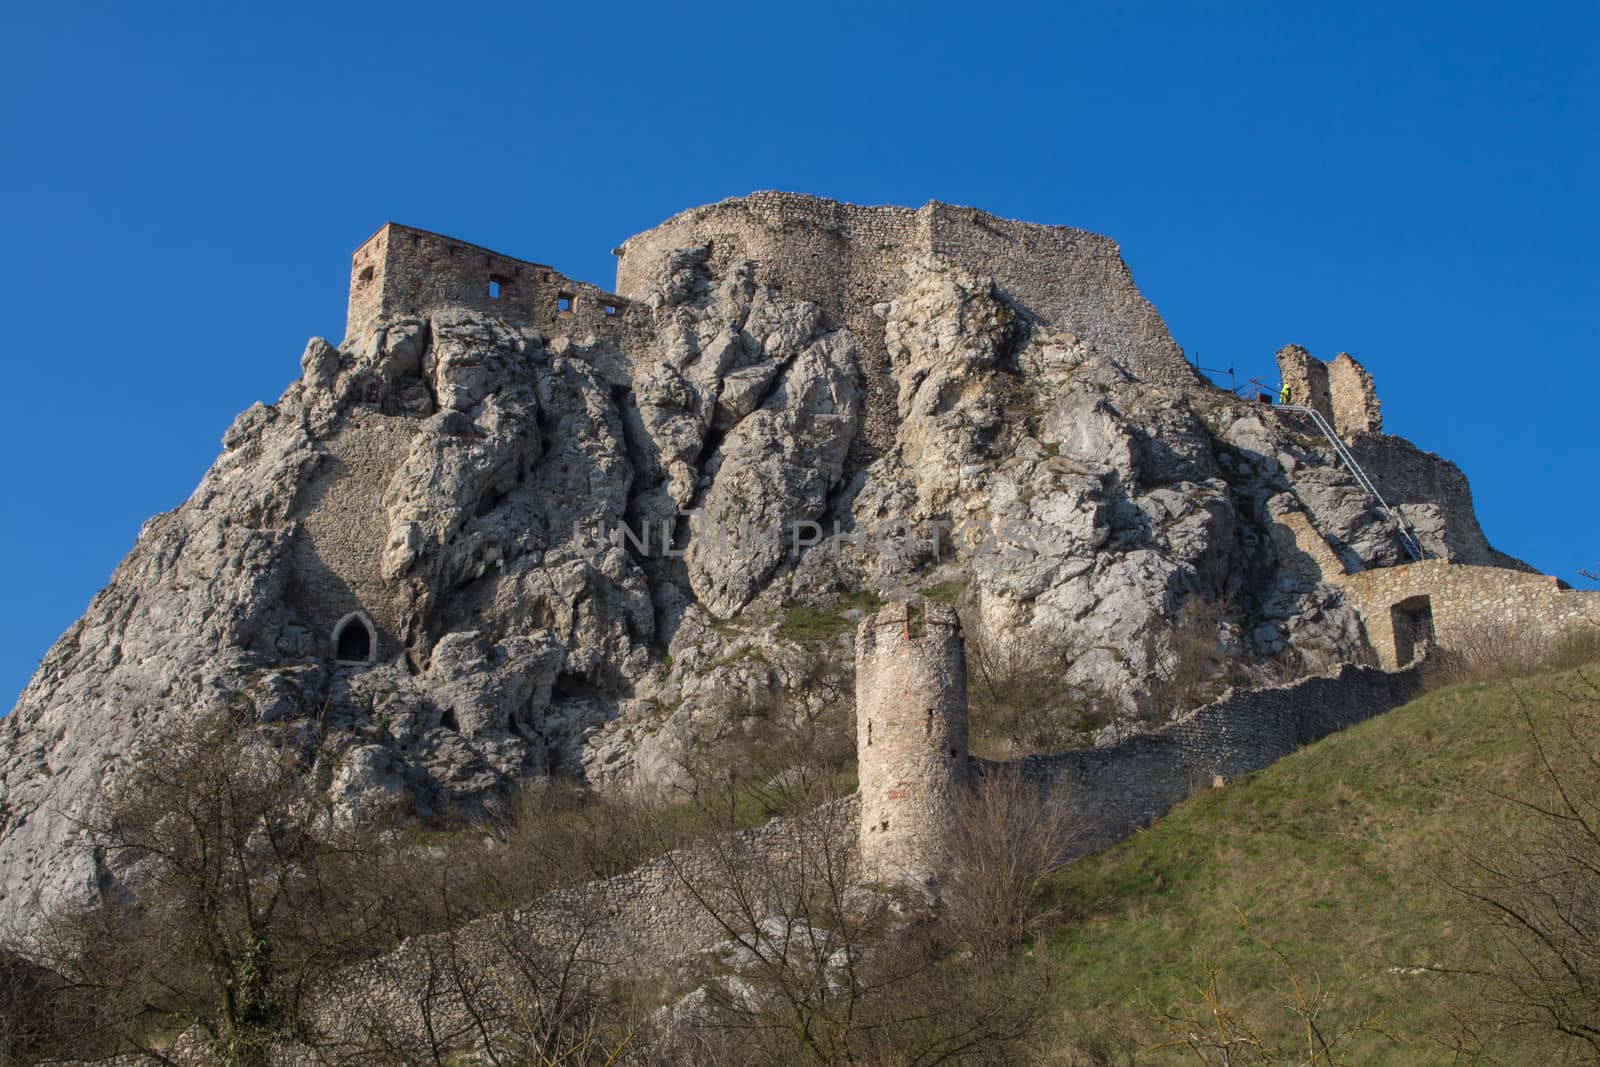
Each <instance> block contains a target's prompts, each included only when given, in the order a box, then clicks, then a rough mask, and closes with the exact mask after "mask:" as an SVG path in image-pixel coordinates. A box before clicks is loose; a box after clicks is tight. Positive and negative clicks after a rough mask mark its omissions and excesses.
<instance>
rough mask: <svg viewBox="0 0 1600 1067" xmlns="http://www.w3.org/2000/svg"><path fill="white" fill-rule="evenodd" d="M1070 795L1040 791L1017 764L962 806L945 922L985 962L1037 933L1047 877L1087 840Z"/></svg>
mask: <svg viewBox="0 0 1600 1067" xmlns="http://www.w3.org/2000/svg"><path fill="white" fill-rule="evenodd" d="M1065 793H1066V790H1064V789H1062V788H1061V786H1060V785H1059V784H1058V785H1057V786H1056V787H1055V788H1054V789H1052V790H1050V791H1048V792H1047V791H1044V790H1041V789H1040V788H1038V787H1037V786H1035V785H1033V784H1032V783H1030V782H1027V781H1025V780H1024V779H1023V776H1022V773H1021V771H1020V770H1019V769H1018V768H1016V767H991V768H989V769H988V770H986V771H985V773H984V774H983V776H982V777H981V778H980V779H979V780H978V781H977V782H976V783H975V785H974V787H973V788H972V790H971V791H970V792H969V793H968V794H967V795H966V796H964V797H963V798H962V800H961V802H960V803H959V804H958V806H957V808H956V812H955V819H954V821H953V823H952V825H951V827H950V835H949V853H950V873H949V879H948V885H947V886H946V887H945V889H944V893H943V898H944V918H945V922H946V924H947V925H948V927H949V929H950V931H951V932H952V933H953V935H954V936H955V939H956V940H957V941H959V942H961V943H963V944H965V945H967V946H969V947H970V948H971V950H972V951H973V953H974V954H975V955H976V956H977V957H978V959H980V960H981V961H983V962H986V963H988V964H990V965H995V964H998V963H999V962H1000V961H1002V960H1004V959H1005V958H1006V956H1007V955H1008V954H1009V953H1010V951H1011V950H1012V949H1013V948H1015V947H1017V946H1018V945H1020V944H1022V943H1023V941H1024V940H1026V938H1027V936H1028V935H1029V933H1030V932H1032V931H1033V930H1034V929H1035V928H1037V926H1038V924H1039V922H1040V921H1041V919H1042V918H1043V917H1042V916H1040V915H1039V913H1038V905H1039V901H1040V899H1041V897H1042V895H1043V889H1044V880H1045V877H1046V876H1047V875H1048V874H1049V873H1050V872H1051V871H1053V870H1055V869H1056V868H1057V867H1059V866H1060V865H1061V864H1062V863H1063V862H1064V861H1065V859H1066V856H1067V853H1068V851H1069V850H1070V849H1071V847H1072V845H1073V844H1074V843H1075V842H1077V841H1079V840H1080V839H1081V838H1082V837H1083V836H1084V833H1085V831H1086V829H1087V827H1086V824H1085V820H1084V819H1083V817H1082V816H1081V814H1080V813H1079V812H1078V811H1077V810H1076V809H1074V808H1073V807H1072V806H1071V805H1070V804H1069V803H1068V801H1067V798H1066V796H1065V795H1064V794H1065Z"/></svg>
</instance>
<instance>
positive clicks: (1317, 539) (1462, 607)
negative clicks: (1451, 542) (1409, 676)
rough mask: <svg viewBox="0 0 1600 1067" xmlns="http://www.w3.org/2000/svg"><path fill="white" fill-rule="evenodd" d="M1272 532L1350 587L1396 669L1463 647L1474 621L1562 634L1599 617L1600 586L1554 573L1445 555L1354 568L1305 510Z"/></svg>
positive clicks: (1304, 565) (1282, 545)
mask: <svg viewBox="0 0 1600 1067" xmlns="http://www.w3.org/2000/svg"><path fill="white" fill-rule="evenodd" d="M1273 534H1274V538H1275V540H1276V541H1277V544H1278V551H1279V556H1280V558H1281V559H1282V560H1283V563H1284V565H1285V566H1288V567H1291V568H1294V569H1295V570H1297V571H1299V572H1300V573H1302V574H1303V575H1304V576H1305V577H1307V578H1309V579H1311V580H1312V581H1318V582H1326V583H1328V584H1330V585H1334V586H1337V587H1338V588H1339V589H1341V590H1343V592H1344V595H1345V597H1346V598H1347V599H1349V600H1350V602H1351V603H1352V604H1353V605H1354V606H1355V608H1356V610H1357V611H1358V612H1359V613H1360V615H1361V619H1362V625H1363V627H1364V629H1365V631H1366V636H1367V642H1368V644H1370V645H1371V646H1372V649H1373V651H1374V652H1375V653H1376V654H1377V657H1378V662H1379V663H1381V664H1383V665H1384V666H1385V667H1388V668H1391V669H1393V668H1397V667H1403V666H1405V665H1406V664H1407V663H1409V662H1411V660H1412V659H1413V658H1414V657H1415V656H1417V655H1420V654H1421V653H1423V652H1425V651H1426V650H1427V648H1428V647H1430V646H1431V647H1437V648H1440V649H1444V650H1446V651H1449V650H1452V649H1459V648H1462V647H1463V645H1464V643H1465V642H1466V641H1467V640H1468V639H1469V638H1471V637H1472V636H1474V630H1475V629H1484V628H1487V629H1488V630H1490V631H1495V630H1506V631H1510V632H1515V633H1528V632H1531V633H1533V634H1535V635H1538V636H1540V637H1543V638H1548V639H1558V638H1560V637H1561V636H1562V635H1563V634H1565V633H1566V632H1568V631H1570V630H1572V629H1574V628H1576V627H1580V626H1597V625H1600V592H1588V591H1583V590H1576V589H1572V588H1570V587H1568V586H1566V585H1565V584H1563V583H1562V582H1561V581H1560V580H1559V579H1556V578H1553V577H1551V576H1550V575H1547V574H1532V573H1528V572H1525V571H1516V570H1508V569H1506V568H1504V567H1484V566H1475V565H1472V564H1465V563H1452V562H1450V561H1449V560H1442V559H1427V560H1422V561H1420V562H1417V563H1410V564H1404V565H1401V566H1395V567H1379V568H1374V569H1370V570H1361V571H1356V572H1353V573H1352V572H1349V571H1347V570H1346V568H1345V566H1344V564H1343V563H1342V562H1341V561H1340V559H1339V557H1338V556H1337V555H1336V554H1335V553H1334V552H1333V551H1332V550H1331V549H1330V548H1329V547H1328V543H1327V542H1326V541H1325V540H1324V539H1323V537H1322V535H1321V534H1320V533H1318V532H1317V530H1316V529H1315V528H1314V527H1313V526H1312V525H1311V522H1310V521H1309V520H1308V519H1307V518H1306V516H1305V515H1304V514H1303V513H1300V512H1290V513H1288V514H1286V515H1283V516H1281V517H1280V518H1279V519H1278V522H1277V526H1276V528H1275V529H1274V531H1273Z"/></svg>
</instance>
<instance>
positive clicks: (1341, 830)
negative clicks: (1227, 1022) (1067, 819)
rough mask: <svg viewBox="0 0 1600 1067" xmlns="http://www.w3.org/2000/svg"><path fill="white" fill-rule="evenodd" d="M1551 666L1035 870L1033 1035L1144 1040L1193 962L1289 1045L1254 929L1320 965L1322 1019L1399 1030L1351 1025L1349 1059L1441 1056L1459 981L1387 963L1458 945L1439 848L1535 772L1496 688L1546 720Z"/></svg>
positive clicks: (1412, 708) (1539, 1051) (1343, 741)
mask: <svg viewBox="0 0 1600 1067" xmlns="http://www.w3.org/2000/svg"><path fill="white" fill-rule="evenodd" d="M1591 673H1592V671H1591ZM1558 678H1559V676H1550V675H1546V676H1542V677H1536V678H1531V679H1523V680H1519V681H1517V682H1514V683H1504V682H1501V683H1492V684H1472V685H1463V686H1456V687H1453V688H1450V689H1444V690H1440V691H1438V692H1435V693H1431V694H1428V695H1427V696H1424V697H1422V698H1421V699H1419V700H1417V701H1414V702H1413V703H1411V704H1408V705H1406V706H1404V707H1402V708H1398V709H1396V710H1395V711H1393V712H1391V713H1389V714H1388V715H1384V716H1380V717H1378V718H1376V719H1373V720H1370V721H1368V722H1366V723H1363V724H1361V725H1360V726H1357V727H1355V728H1353V729H1350V730H1347V731H1344V732H1342V733H1339V734H1335V735H1333V736H1332V737H1329V738H1327V739H1325V740H1323V741H1321V742H1319V743H1317V744H1315V745H1312V746H1309V747H1307V748H1305V749H1303V750H1301V751H1300V752H1298V753H1295V754H1294V755H1292V756H1290V757H1288V758H1286V759H1284V760H1282V761H1280V762H1278V763H1277V764H1275V765H1273V766H1272V767H1269V768H1267V769H1266V770H1264V771H1262V772H1260V773H1259V774H1256V775H1252V776H1249V777H1247V778H1243V779H1240V780H1238V781H1235V782H1233V783H1230V784H1229V785H1228V786H1226V787H1225V788H1222V789H1215V790H1211V789H1207V790H1204V791H1203V792H1200V793H1198V794H1197V795H1195V796H1193V797H1191V798H1190V799H1189V800H1188V801H1186V802H1185V803H1183V804H1181V805H1179V806H1178V807H1177V808H1175V809H1174V810H1173V811H1172V812H1171V813H1170V814H1169V815H1167V816H1166V817H1165V818H1163V819H1160V820H1158V821H1157V823H1156V824H1155V825H1154V826H1152V827H1150V828H1149V829H1148V830H1147V831H1145V832H1144V833H1141V834H1138V835H1136V836H1135V837H1134V838H1132V839H1130V840H1128V841H1126V842H1123V843H1122V844H1121V845H1119V846H1117V847H1116V848H1114V849H1112V850H1110V851H1108V852H1105V853H1103V854H1101V855H1098V856H1094V857H1090V858H1087V859H1085V860H1083V861H1080V862H1078V863H1075V864H1073V865H1071V866H1069V867H1068V868H1066V869H1065V870H1064V871H1062V872H1060V873H1059V874H1057V875H1056V876H1054V878H1053V880H1052V882H1051V885H1050V897H1051V903H1052V904H1053V905H1054V906H1055V907H1056V908H1058V909H1059V910H1060V915H1061V918H1060V919H1059V920H1058V921H1057V922H1056V923H1055V924H1054V925H1053V928H1052V929H1051V930H1050V932H1049V934H1048V949H1047V951H1048V953H1049V957H1050V960H1051V962H1052V965H1053V966H1052V970H1053V972H1054V973H1055V975H1056V977H1057V982H1056V984H1055V986H1054V987H1053V989H1052V993H1051V995H1052V998H1053V1001H1052V1004H1053V1007H1052V1013H1051V1017H1050V1020H1049V1022H1048V1024H1047V1028H1046V1040H1045V1042H1044V1045H1045V1046H1046V1047H1047V1048H1053V1049H1055V1050H1057V1051H1059V1050H1060V1048H1061V1047H1062V1046H1063V1045H1065V1044H1066V1043H1067V1041H1068V1036H1067V1035H1071V1034H1074V1033H1081V1032H1082V1028H1083V1027H1084V1025H1086V1024H1089V1025H1096V1024H1094V1023H1093V1022H1092V1021H1093V1020H1108V1021H1109V1022H1110V1025H1111V1026H1112V1027H1113V1028H1116V1029H1122V1030H1125V1031H1131V1032H1133V1033H1134V1034H1135V1035H1136V1036H1137V1037H1138V1038H1139V1039H1140V1040H1141V1041H1142V1042H1144V1043H1147V1044H1148V1043H1153V1042H1155V1041H1156V1040H1158V1039H1159V1037H1160V1036H1161V1032H1160V1028H1159V1027H1158V1026H1157V1025H1156V1023H1155V1020H1154V1018H1153V1015H1152V1009H1153V1010H1154V1011H1165V1010H1168V1009H1170V1008H1171V1007H1172V1005H1173V1004H1174V1002H1175V1000H1176V999H1177V998H1178V997H1179V996H1180V995H1182V994H1185V993H1189V994H1192V993H1193V992H1194V988H1193V985H1192V980H1193V978H1194V977H1195V976H1197V975H1198V974H1200V973H1201V972H1200V962H1201V961H1202V960H1204V961H1207V962H1209V963H1210V964H1212V965H1214V966H1215V967H1217V968H1218V969H1219V971H1220V983H1219V985H1220V990H1221V993H1222V999H1223V1001H1224V1003H1226V1004H1228V1005H1229V1006H1231V1007H1232V1008H1234V1009H1236V1010H1238V1011H1239V1012H1240V1013H1241V1014H1242V1016H1243V1017H1244V1018H1245V1019H1246V1020H1248V1022H1249V1024H1250V1025H1251V1026H1252V1027H1254V1028H1257V1029H1258V1032H1260V1033H1262V1034H1263V1035H1264V1036H1266V1035H1271V1036H1272V1037H1273V1038H1274V1039H1275V1040H1276V1041H1278V1042H1282V1043H1285V1044H1287V1045H1288V1046H1289V1047H1290V1048H1293V1047H1294V1041H1295V1038H1294V1030H1293V1018H1292V1016H1291V1015H1290V1014H1289V1013H1288V1012H1287V1011H1285V1010H1284V1008H1283V1007H1282V999H1283V997H1284V996H1285V995H1286V994H1287V993H1288V990H1289V982H1288V981H1287V979H1286V978H1285V977H1284V975H1283V972H1282V970H1281V969H1280V966H1279V964H1278V963H1277V961H1276V959H1275V958H1274V957H1273V956H1272V954H1271V953H1270V952H1269V951H1267V950H1266V949H1265V948H1264V947H1263V944H1262V939H1265V940H1269V941H1271V942H1272V943H1274V944H1275V945H1277V947H1278V948H1279V949H1281V950H1282V951H1283V952H1284V953H1285V954H1286V955H1287V956H1288V958H1289V959H1290V961H1291V962H1292V963H1293V964H1294V966H1295V967H1296V969H1297V970H1298V972H1299V973H1300V977H1301V979H1302V980H1303V981H1313V980H1315V979H1317V978H1320V980H1321V982H1322V984H1323V986H1324V988H1325V989H1326V990H1328V991H1329V994H1330V999H1329V1002H1328V1006H1327V1008H1326V1009H1325V1013H1324V1016H1323V1025H1324V1027H1329V1026H1331V1027H1332V1028H1333V1029H1338V1028H1339V1026H1341V1025H1345V1024H1352V1023H1355V1022H1357V1021H1359V1020H1360V1019H1362V1018H1366V1017H1369V1016H1372V1015H1374V1014H1377V1013H1380V1012H1381V1013H1382V1016H1383V1024H1384V1026H1385V1027H1386V1028H1387V1029H1389V1030H1390V1031H1391V1032H1392V1033H1394V1034H1396V1035H1398V1036H1399V1037H1400V1038H1401V1039H1402V1040H1403V1042H1404V1043H1403V1044H1401V1045H1391V1044H1389V1043H1388V1042H1386V1041H1384V1040H1382V1039H1379V1038H1376V1037H1371V1038H1363V1039H1361V1041H1360V1043H1359V1044H1358V1045H1357V1046H1356V1052H1355V1054H1354V1055H1353V1057H1352V1060H1351V1062H1355V1063H1361V1064H1416V1063H1448V1062H1450V1056H1449V1055H1448V1053H1447V1052H1446V1051H1445V1049H1444V1048H1443V1047H1442V1046H1441V1045H1440V1044H1439V1042H1440V1041H1447V1040H1449V1038H1450V1035H1451V1034H1452V1030H1453V1028H1452V1014H1451V1013H1452V1012H1453V1011H1468V1012H1470V1011H1472V1010H1473V1009H1474V1008H1475V1007H1476V1005H1475V1003H1474V1001H1475V998H1476V996H1477V995H1478V990H1477V989H1476V987H1474V986H1473V985H1471V984H1470V983H1468V982H1467V981H1465V980H1463V979H1459V978H1455V977H1450V976H1444V975H1440V974H1437V973H1431V972H1424V973H1404V972H1402V971H1401V970H1399V969H1401V968H1414V967H1449V966H1456V967H1459V966H1461V965H1462V964H1464V963H1467V964H1470V963H1471V962H1472V961H1473V960H1474V959H1475V958H1477V956H1476V954H1475V952H1474V950H1473V940H1474V938H1475V937H1476V936H1477V934H1476V932H1475V929H1474V927H1473V925H1472V923H1471V922H1470V920H1469V916H1468V915H1467V913H1466V911H1465V909H1464V907H1463V905H1462V904H1461V902H1460V900H1459V899H1458V898H1456V897H1455V896H1454V895H1453V894H1452V893H1451V892H1450V891H1449V890H1447V889H1446V888H1445V887H1444V886H1443V885H1442V883H1441V881H1440V879H1439V876H1438V872H1439V871H1440V870H1448V869H1450V868H1451V867H1452V866H1453V865H1454V864H1455V863H1457V862H1458V861H1459V855H1460V854H1459V852H1457V851H1456V850H1457V849H1458V848H1460V847H1462V846H1463V845H1465V844H1467V843H1469V842H1471V841H1473V840H1474V839H1476V838H1478V836H1479V835H1480V834H1481V833H1482V828H1483V826H1484V825H1485V821H1486V820H1487V819H1504V818H1505V817H1506V816H1505V811H1506V805H1505V802H1504V801H1497V800H1496V799H1495V798H1494V797H1493V796H1492V795H1491V794H1492V793H1493V792H1495V791H1498V792H1501V793H1505V794H1510V795H1527V794H1528V791H1529V790H1530V789H1535V788H1537V787H1538V783H1539V781H1540V777H1539V774H1538V771H1537V767H1536V764H1535V756H1534V753H1533V749H1532V745H1531V743H1530V739H1529V737H1528V731H1527V727H1526V724H1525V723H1524V722H1523V720H1522V717H1521V712H1520V711H1519V710H1518V707H1517V704H1516V701H1515V699H1514V698H1513V696H1512V694H1511V691H1510V689H1509V686H1510V685H1513V684H1514V685H1515V686H1516V687H1517V691H1518V692H1519V693H1521V694H1522V696H1523V697H1524V699H1525V700H1526V701H1527V704H1528V706H1529V709H1530V712H1531V714H1532V715H1533V718H1534V721H1535V723H1536V724H1537V723H1546V722H1549V721H1550V720H1551V718H1552V714H1553V709H1556V708H1558V707H1559V706H1560V705H1561V700H1560V695H1559V693H1557V692H1556V691H1555V689H1554V688H1553V687H1554V686H1555V685H1556V684H1558ZM1241 916H1243V917H1244V919H1246V920H1247V921H1248V922H1249V924H1250V928H1251V930H1252V931H1253V932H1254V934H1255V935H1257V936H1256V937H1252V936H1251V934H1250V933H1248V932H1247V931H1246V930H1245V929H1244V928H1243V926H1242V925H1241V921H1240V917H1241ZM1140 1005H1144V1006H1145V1007H1144V1008H1142V1009H1141V1008H1140V1007H1139V1006H1140ZM1554 1048H1555V1046H1551V1047H1550V1048H1539V1047H1536V1045H1534V1044H1530V1038H1529V1037H1528V1036H1527V1035H1525V1034H1524V1035H1518V1038H1517V1043H1516V1044H1515V1045H1507V1046H1504V1047H1502V1048H1500V1049H1499V1050H1498V1051H1499V1052H1500V1053H1501V1054H1502V1055H1504V1056H1505V1057H1506V1059H1505V1061H1504V1062H1513V1063H1524V1062H1526V1063H1535V1062H1540V1061H1541V1060H1544V1059H1551V1060H1554V1059H1555V1056H1554V1055H1553V1050H1554ZM1186 1057H1192V1054H1187V1053H1181V1052H1179V1051H1176V1050H1173V1051H1146V1052H1143V1053H1141V1054H1140V1056H1139V1059H1138V1062H1139V1063H1141V1064H1142V1063H1152V1064H1160V1063H1186V1062H1189V1063H1192V1062H1197V1061H1195V1060H1193V1059H1192V1058H1186ZM1059 1062H1063V1063H1065V1062H1079V1061H1074V1060H1071V1059H1070V1058H1067V1057H1065V1056H1063V1057H1062V1058H1061V1059H1060V1060H1059Z"/></svg>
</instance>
